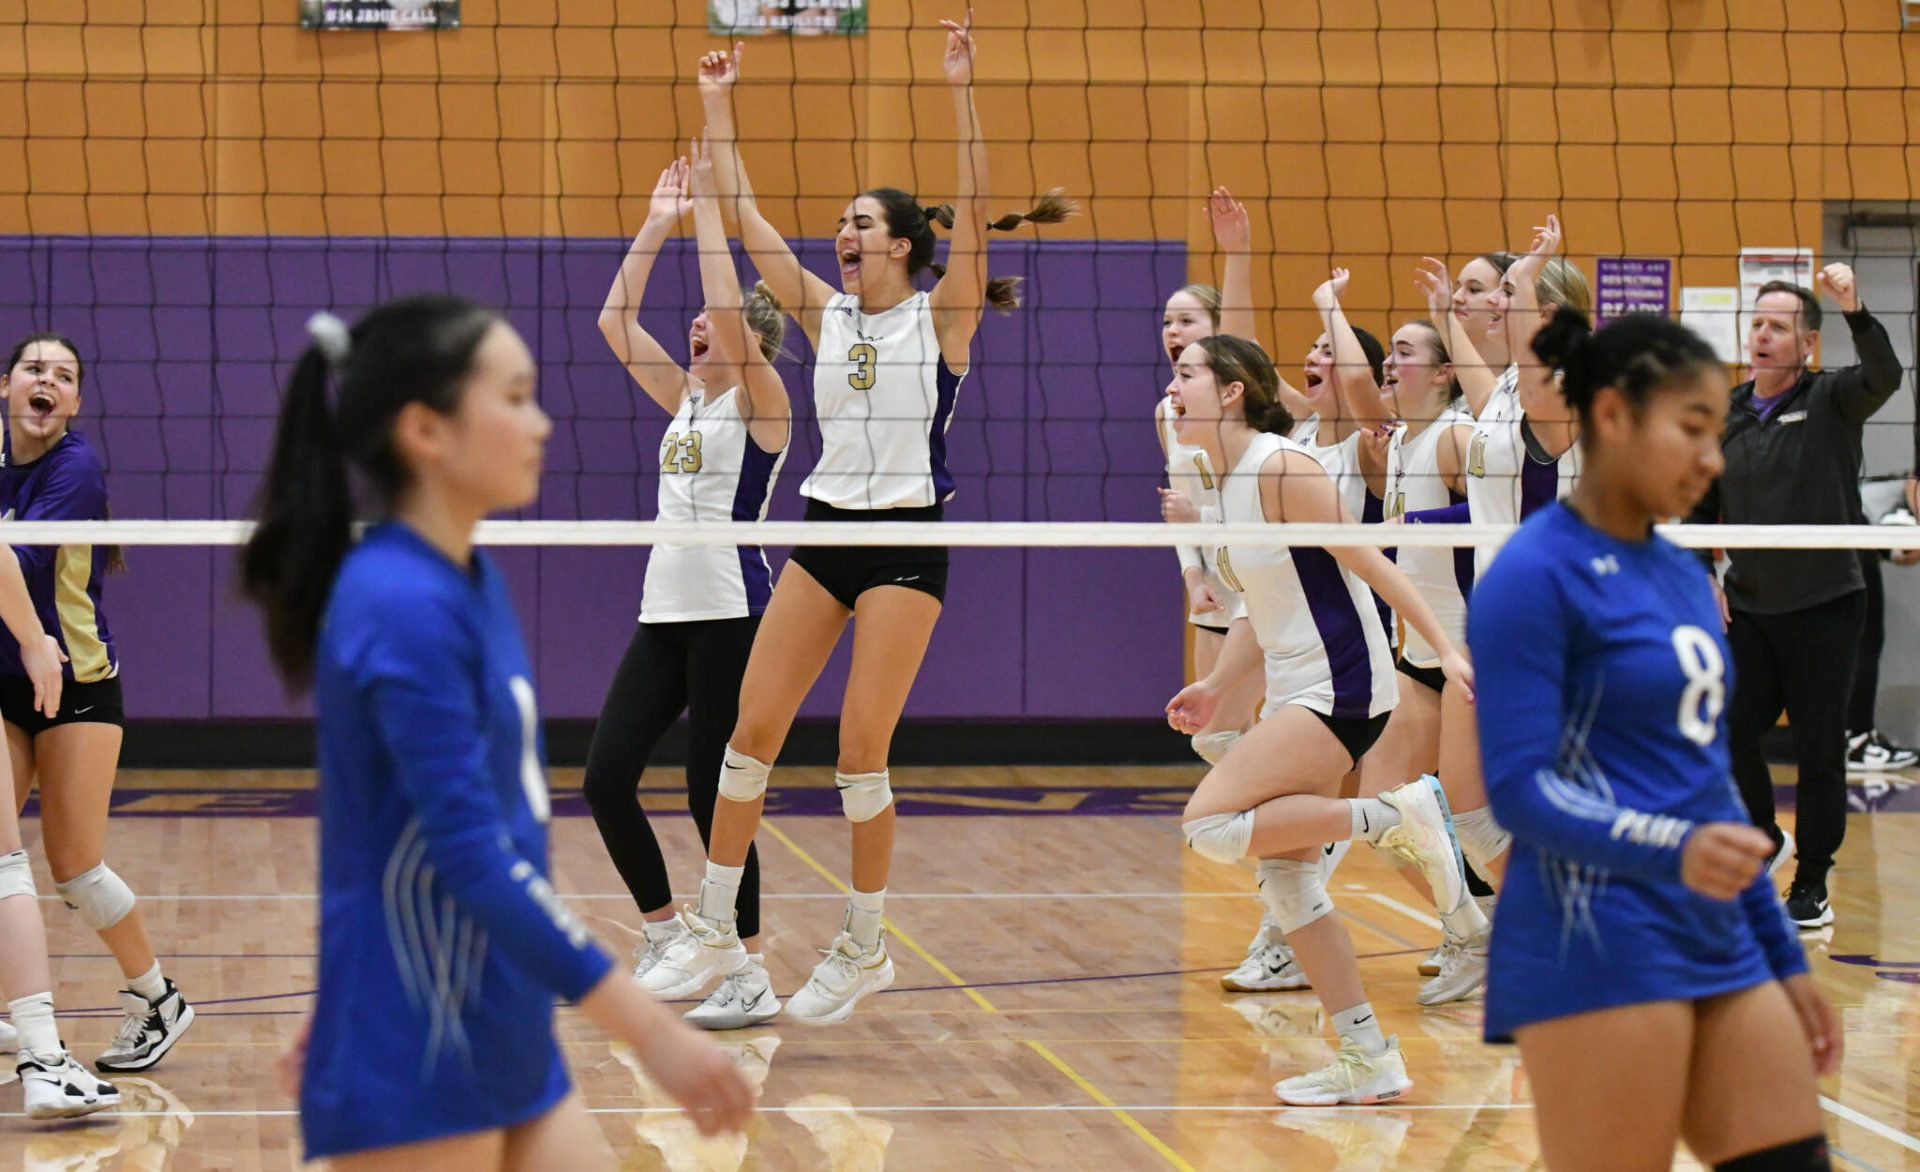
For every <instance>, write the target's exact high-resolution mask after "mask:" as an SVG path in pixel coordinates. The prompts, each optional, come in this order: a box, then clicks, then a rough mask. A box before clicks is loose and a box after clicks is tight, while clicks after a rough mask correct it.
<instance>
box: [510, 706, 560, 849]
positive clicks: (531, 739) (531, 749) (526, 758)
mask: <svg viewBox="0 0 1920 1172" xmlns="http://www.w3.org/2000/svg"><path fill="white" fill-rule="evenodd" d="M507 687H508V689H509V690H511V691H512V692H513V703H514V706H515V707H516V708H518V709H519V710H520V787H521V788H522V789H524V790H526V791H527V807H528V808H529V809H531V810H532V811H533V819H534V821H536V822H541V823H544V822H546V820H547V818H548V817H549V816H550V815H551V814H552V813H553V806H552V803H551V802H550V801H549V800H548V797H547V775H546V772H545V771H544V770H542V769H541V768H540V712H539V709H538V708H537V707H536V706H535V704H534V695H533V685H532V684H531V683H529V682H527V679H526V677H525V676H514V677H513V678H512V679H510V680H508V681H507Z"/></svg>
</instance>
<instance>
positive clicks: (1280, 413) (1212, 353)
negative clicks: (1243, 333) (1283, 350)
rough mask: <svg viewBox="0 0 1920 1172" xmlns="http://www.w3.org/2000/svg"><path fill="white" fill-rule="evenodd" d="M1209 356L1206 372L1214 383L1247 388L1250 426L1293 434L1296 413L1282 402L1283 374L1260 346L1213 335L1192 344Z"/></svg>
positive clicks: (1261, 429) (1246, 396) (1224, 335)
mask: <svg viewBox="0 0 1920 1172" xmlns="http://www.w3.org/2000/svg"><path fill="white" fill-rule="evenodd" d="M1193 344H1194V345H1195V346H1198V347H1200V349H1202V350H1204V351H1205V352H1206V355H1207V368H1208V369H1209V370H1211V371H1213V379H1214V382H1216V383H1218V384H1219V385H1220V386H1222V387H1225V386H1227V385H1229V384H1231V383H1239V384H1240V385H1241V386H1243V387H1245V388H1246V391H1245V394H1244V395H1243V397H1242V399H1241V402H1242V403H1244V404H1245V411H1246V416H1247V422H1248V423H1250V424H1252V425H1253V426H1254V427H1255V428H1256V429H1258V430H1260V431H1267V432H1272V433H1273V434H1275V435H1286V434H1287V433H1288V432H1290V431H1292V430H1293V413H1292V412H1290V411H1288V410H1287V405H1286V404H1285V403H1282V402H1281V401H1280V372H1279V371H1277V370H1275V369H1274V368H1273V359H1271V358H1269V357H1267V352H1266V351H1265V350H1262V349H1261V348H1260V344H1259V343H1258V342H1251V341H1248V340H1247V339H1245V338H1236V337H1234V336H1233V335H1232V334H1214V335H1212V336H1210V337H1206V338H1200V339H1198V340H1197V341H1195V342H1194V343H1193Z"/></svg>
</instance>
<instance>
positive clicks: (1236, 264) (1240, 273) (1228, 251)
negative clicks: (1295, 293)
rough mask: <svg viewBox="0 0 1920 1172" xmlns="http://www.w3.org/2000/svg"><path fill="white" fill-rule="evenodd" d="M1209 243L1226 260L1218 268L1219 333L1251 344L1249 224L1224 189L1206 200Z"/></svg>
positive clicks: (1238, 204) (1243, 208) (1244, 211)
mask: <svg viewBox="0 0 1920 1172" xmlns="http://www.w3.org/2000/svg"><path fill="white" fill-rule="evenodd" d="M1207 219H1209V220H1211V221H1212V222H1213V241H1214V243H1215V244H1218V245H1219V246H1220V251H1221V252H1222V253H1223V254H1225V256H1226V261H1225V263H1224V264H1222V265H1221V268H1220V332H1221V333H1223V334H1232V335H1233V336H1234V337H1236V338H1245V339H1247V340H1248V341H1254V340H1255V338H1254V333H1255V329H1256V327H1255V325H1254V313H1253V224H1252V222H1251V221H1250V220H1249V219H1248V217H1247V209H1246V205H1244V204H1242V203H1241V202H1240V201H1238V200H1236V199H1234V198H1233V194H1232V193H1231V192H1229V191H1228V190H1227V189H1226V188H1224V187H1216V188H1214V189H1213V194H1212V195H1211V196H1210V197H1208V199H1207Z"/></svg>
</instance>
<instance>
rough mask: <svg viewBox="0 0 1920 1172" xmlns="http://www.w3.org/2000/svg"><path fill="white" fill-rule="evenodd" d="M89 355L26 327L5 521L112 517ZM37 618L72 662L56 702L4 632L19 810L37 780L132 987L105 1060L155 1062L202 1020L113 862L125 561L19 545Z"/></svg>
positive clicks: (3, 476) (131, 1067)
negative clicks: (119, 585) (107, 605)
mask: <svg viewBox="0 0 1920 1172" xmlns="http://www.w3.org/2000/svg"><path fill="white" fill-rule="evenodd" d="M83 374H84V368H83V367H82V364H81V362H80V352H79V351H78V350H76V349H75V348H74V345H73V343H72V342H71V341H69V340H68V339H66V338H65V337H62V336H61V335H59V334H52V333H36V334H29V335H28V336H27V337H25V338H23V339H21V340H20V341H19V342H18V343H16V344H15V345H14V348H13V353H12V354H11V355H10V356H9V358H8V361H7V373H6V390H5V395H6V399H7V435H6V446H5V454H4V456H3V457H0V516H7V517H12V518H15V519H16V520H21V521H101V520H105V519H106V516H107V474H106V466H105V465H104V464H103V463H102V461H101V459H100V456H99V454H98V453H97V452H95V451H94V449H93V446H92V445H91V444H89V443H88V442H87V440H86V437H85V436H83V435H81V434H80V433H79V432H77V431H74V430H73V429H72V427H71V424H72V422H73V417H74V416H75V415H76V414H78V413H79V410H80V390H81V378H82V375H83ZM13 556H14V558H15V560H17V561H18V562H19V564H20V572H21V573H22V575H24V576H25V578H26V582H27V589H28V591H29V592H30V593H31V594H32V596H33V606H34V609H35V610H36V611H38V612H39V618H40V625H41V626H42V627H43V628H44V629H45V630H46V633H47V634H49V635H52V636H53V637H54V639H56V640H57V641H58V642H59V645H60V648H61V651H62V653H63V654H64V655H65V656H66V665H65V667H64V668H63V669H62V675H63V676H64V687H63V688H62V689H61V692H60V701H59V703H58V704H57V705H55V706H54V707H53V708H52V709H51V710H48V709H45V708H44V707H43V706H41V705H40V704H38V703H37V702H36V701H37V699H38V697H37V696H36V692H38V691H39V690H40V689H39V686H38V683H37V682H36V681H35V680H33V679H32V678H31V676H32V673H31V671H30V670H28V668H27V665H26V664H25V663H24V662H23V661H22V659H21V656H20V644H19V643H18V642H17V641H16V640H15V639H14V638H13V637H12V635H11V634H9V633H7V632H0V718H4V719H5V721H6V731H7V754H8V756H9V757H10V758H11V759H12V771H13V798H14V811H15V813H16V814H17V813H18V812H19V811H20V810H21V809H22V808H24V807H25V806H26V804H27V795H28V794H29V793H31V792H32V790H33V787H34V785H35V784H36V783H38V785H39V787H40V829H41V834H42V836H43V837H44V839H45V843H46V851H47V868H48V869H49V870H50V871H52V872H53V879H54V890H55V891H57V892H58V893H59V895H60V898H61V899H62V900H63V901H64V902H65V903H66V905H67V907H69V908H71V909H72V910H73V913H74V915H75V916H77V917H78V918H79V920H80V922H81V923H83V924H85V925H86V926H87V927H88V928H91V929H92V930H93V931H94V932H95V933H96V934H98V935H99V937H100V942H101V943H102V944H105V945H106V946H107V950H108V951H109V952H111V953H113V958H114V960H115V961H117V962H118V963H119V966H120V971H121V974H122V975H123V976H124V977H125V978H126V982H127V985H126V988H124V989H122V990H121V991H120V1007H121V1009H122V1011H123V1012H124V1014H125V1016H124V1017H123V1018H122V1019H121V1022H120V1027H119V1028H118V1029H117V1030H115V1031H114V1035H113V1041H112V1042H111V1043H109V1044H108V1046H107V1048H106V1050H105V1051H103V1052H102V1053H101V1054H100V1056H99V1057H98V1058H96V1059H95V1060H94V1064H95V1065H96V1066H98V1067H99V1068H100V1069H101V1070H104V1071H108V1072H117V1071H137V1070H150V1069H152V1068H153V1067H154V1066H156V1065H158V1064H159V1062H160V1060H161V1059H162V1058H164V1057H166V1055H167V1052H168V1051H169V1050H171V1049H172V1048H173V1046H174V1044H175V1043H177V1042H178V1041H179V1040H180V1037H181V1035H182V1034H184V1033H185V1032H186V1030H187V1027H188V1026H190V1025H192V1024H193V1007H192V1006H191V1005H188V1004H187V1002H186V999H185V998H183V997H181V995H180V990H179V989H178V988H176V987H175V985H174V983H173V982H172V981H171V980H169V979H168V978H167V977H166V976H165V975H164V974H163V973H162V972H161V971H160V961H159V960H158V958H156V957H155V956H154V952H153V945H152V944H151V943H150V942H149V941H148V939H147V929H146V923H145V919H144V917H143V916H142V915H141V913H140V909H139V907H137V906H136V902H137V901H136V899H135V896H134V893H133V888H132V887H130V886H128V884H127V882H126V881H125V880H124V879H122V878H121V877H120V876H119V875H118V874H116V873H115V872H114V870H113V868H112V867H109V866H108V865H107V863H106V861H105V858H104V853H105V850H106V839H107V810H108V806H109V805H110V803H111V801H112V798H113V783H114V779H115V777H116V776H117V774H118V772H119V768H120V740H121V732H122V730H121V724H122V720H123V716H122V712H123V706H122V704H121V698H120V653H119V650H118V648H117V647H116V645H115V643H114V640H113V631H112V628H111V627H110V626H109V625H108V623H107V615H106V611H105V610H104V609H102V606H101V588H102V584H103V582H104V580H105V578H106V575H107V574H108V573H109V572H110V571H113V570H117V569H120V568H122V563H121V560H120V551H119V550H118V549H117V548H115V547H113V546H105V545H19V546H15V547H13Z"/></svg>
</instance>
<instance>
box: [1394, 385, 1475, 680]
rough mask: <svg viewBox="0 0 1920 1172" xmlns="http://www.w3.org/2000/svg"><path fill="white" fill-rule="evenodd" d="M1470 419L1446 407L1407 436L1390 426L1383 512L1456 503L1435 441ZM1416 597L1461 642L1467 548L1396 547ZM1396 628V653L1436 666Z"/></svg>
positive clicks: (1424, 647)
mask: <svg viewBox="0 0 1920 1172" xmlns="http://www.w3.org/2000/svg"><path fill="white" fill-rule="evenodd" d="M1463 423H1464V424H1468V425H1471V424H1472V423H1473V416H1472V415H1471V414H1469V413H1468V412H1467V410H1466V409H1465V408H1459V407H1450V408H1448V409H1447V410H1445V411H1443V412H1441V413H1440V417H1439V418H1438V419H1435V420H1434V421H1433V422H1432V423H1429V424H1427V426H1426V429H1425V430H1424V431H1422V432H1421V433H1420V434H1419V435H1417V436H1415V437H1414V438H1412V439H1411V440H1409V439H1408V438H1407V429H1406V428H1404V427H1401V428H1396V429H1395V430H1394V433H1393V438H1392V440H1391V441H1389V443H1388V444H1387V499H1386V507H1385V513H1386V515H1387V516H1388V517H1390V518H1391V517H1398V516H1400V515H1402V514H1404V513H1416V512H1419V511H1421V510H1422V509H1444V508H1446V507H1447V506H1449V505H1453V504H1458V503H1459V502H1458V501H1457V500H1456V499H1455V498H1454V495H1453V492H1452V490H1451V489H1449V488H1448V487H1447V485H1446V482H1445V481H1444V480H1442V479H1440V442H1441V440H1442V439H1443V438H1444V437H1445V436H1446V435H1447V433H1448V432H1450V431H1452V430H1453V428H1454V427H1455V426H1457V425H1459V424H1463ZM1394 560H1395V561H1396V562H1397V563H1398V564H1399V566H1400V571H1401V572H1402V573H1404V574H1405V575H1406V576H1407V579H1408V580H1409V581H1411V582H1412V583H1413V585H1414V588H1415V589H1416V590H1418V591H1419V592H1420V597H1421V598H1423V599H1425V600H1426V603H1427V606H1429V607H1430V608H1432V610H1433V614H1434V617H1435V618H1437V619H1439V620H1440V627H1441V629H1442V630H1444V631H1446V633H1447V638H1449V639H1451V640H1453V643H1454V646H1456V647H1464V646H1466V642H1467V595H1468V594H1469V593H1471V592H1472V590H1473V550H1471V549H1464V548H1463V549H1441V548H1438V547H1433V546H1425V547H1423V546H1412V547H1409V548H1406V549H1402V550H1401V551H1400V552H1399V556H1398V557H1396V558H1395V559H1394ZM1396 625H1397V626H1398V627H1399V628H1400V632H1399V634H1400V638H1399V640H1398V642H1399V644H1400V658H1402V659H1404V660H1405V661H1406V662H1408V663H1410V664H1412V665H1413V666H1414V667H1439V666H1440V657H1439V656H1438V655H1436V654H1434V651H1433V648H1432V647H1430V646H1428V644H1427V641H1426V639H1424V638H1422V637H1421V635H1420V632H1418V631H1416V630H1414V629H1413V627H1412V626H1411V625H1410V624H1407V623H1404V622H1402V623H1398V624H1396Z"/></svg>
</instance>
